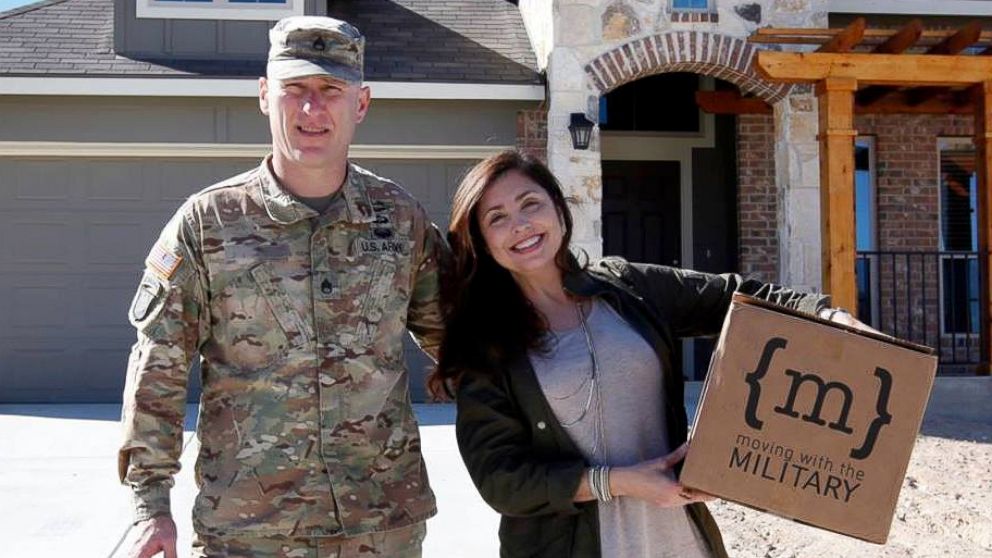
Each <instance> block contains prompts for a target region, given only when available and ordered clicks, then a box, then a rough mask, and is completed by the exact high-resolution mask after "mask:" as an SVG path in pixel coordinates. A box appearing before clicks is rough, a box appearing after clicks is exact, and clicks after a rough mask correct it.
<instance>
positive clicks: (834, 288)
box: [816, 78, 858, 315]
mask: <svg viewBox="0 0 992 558" xmlns="http://www.w3.org/2000/svg"><path fill="white" fill-rule="evenodd" d="M857 89H858V82H857V81H855V80H853V79H850V78H829V79H826V80H823V81H821V82H819V83H817V84H816V96H817V100H818V102H819V120H820V135H819V139H820V243H821V258H822V265H823V269H822V272H823V288H824V289H825V290H826V292H828V293H829V294H830V295H831V297H832V298H833V305H834V306H839V307H841V308H846V309H847V310H848V311H849V312H851V313H852V314H854V315H857V306H858V292H857V282H856V277H855V272H854V262H855V258H856V252H855V248H856V243H855V227H854V138H855V137H856V136H857V131H856V130H855V129H854V92H855V91H856V90H857Z"/></svg>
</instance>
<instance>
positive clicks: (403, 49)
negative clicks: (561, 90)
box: [0, 0, 541, 84]
mask: <svg viewBox="0 0 992 558" xmlns="http://www.w3.org/2000/svg"><path fill="white" fill-rule="evenodd" d="M328 8H329V15H331V16H334V17H339V18H341V19H345V20H348V21H350V22H352V23H354V24H355V25H356V26H357V27H358V28H359V29H361V30H362V32H363V33H364V34H365V36H366V39H367V42H366V52H365V78H366V79H367V80H369V81H409V80H417V81H434V82H469V83H517V84H537V83H540V82H541V77H540V75H539V74H538V72H537V70H536V69H535V68H536V66H537V62H536V59H535V56H534V53H533V51H532V50H531V47H530V42H529V41H528V39H527V33H526V30H525V29H524V25H523V20H522V18H521V16H520V12H519V10H518V9H517V7H516V6H515V5H514V4H512V3H510V2H507V1H506V0H362V1H361V2H339V1H334V0H331V1H330V3H329V6H328ZM113 13H114V10H113V0H45V1H43V2H38V3H35V4H30V5H28V6H23V7H21V8H17V9H14V10H11V11H8V12H3V13H0V54H2V56H0V76H17V75H32V76H37V75H53V76H55V75H60V76H103V77H107V76H120V77H138V76H155V77H173V76H175V77H178V76H186V77H255V76H259V75H262V74H264V72H265V60H264V53H259V54H258V56H257V58H254V59H249V60H235V61H232V60H216V59H215V60H202V59H201V60H196V59H184V58H168V57H162V58H144V57H142V58H138V57H128V56H125V55H121V54H118V53H115V52H114V50H113V44H114V41H113V25H114V22H113V18H114V16H113Z"/></svg>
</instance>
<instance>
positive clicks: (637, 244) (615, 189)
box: [603, 161, 682, 373]
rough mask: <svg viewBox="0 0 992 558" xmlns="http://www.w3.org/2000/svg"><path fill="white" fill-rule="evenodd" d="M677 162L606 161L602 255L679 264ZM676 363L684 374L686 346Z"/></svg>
mask: <svg viewBox="0 0 992 558" xmlns="http://www.w3.org/2000/svg"><path fill="white" fill-rule="evenodd" d="M680 172H681V171H680V168H679V163H678V161H603V255H606V256H622V257H624V258H626V259H627V260H629V261H632V262H645V263H655V264H663V265H671V266H676V267H678V266H679V265H680V263H681V260H682V258H681V253H682V217H681V215H682V211H681V207H682V204H681V199H682V197H681V190H682V186H681V180H680ZM672 368H673V369H674V370H676V371H677V373H682V345H681V344H680V343H676V344H675V352H674V354H672Z"/></svg>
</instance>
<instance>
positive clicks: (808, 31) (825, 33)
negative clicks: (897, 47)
mask: <svg viewBox="0 0 992 558" xmlns="http://www.w3.org/2000/svg"><path fill="white" fill-rule="evenodd" d="M866 1H870V0H866ZM843 32H844V28H843V27H830V28H822V27H821V28H807V27H762V28H761V29H756V30H755V31H754V33H752V36H755V37H819V38H821V39H822V38H827V39H829V38H832V37H833V36H834V35H837V34H838V33H843ZM955 33H956V31H948V30H944V29H926V30H924V31H923V32H922V33H920V37H921V38H923V39H936V40H943V39H946V38H947V37H948V36H950V35H953V34H955ZM890 36H892V30H891V29H865V38H866V39H867V38H876V39H883V40H884V39H887V38H889V37H890ZM980 39H981V40H986V41H987V40H992V31H985V32H983V33H982V34H981V36H980Z"/></svg>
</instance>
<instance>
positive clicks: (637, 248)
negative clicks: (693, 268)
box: [603, 161, 682, 266]
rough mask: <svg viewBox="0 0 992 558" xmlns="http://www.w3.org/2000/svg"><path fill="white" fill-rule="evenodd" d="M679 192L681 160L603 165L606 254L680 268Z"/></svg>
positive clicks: (604, 163)
mask: <svg viewBox="0 0 992 558" xmlns="http://www.w3.org/2000/svg"><path fill="white" fill-rule="evenodd" d="M680 190H681V181H680V169H679V162H678V161H603V254H604V255H606V256H623V257H624V258H626V259H628V260H630V261H633V262H644V263H655V264H662V265H671V266H678V265H679V262H680V261H681V259H682V258H681V254H682V219H681V195H680Z"/></svg>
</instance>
